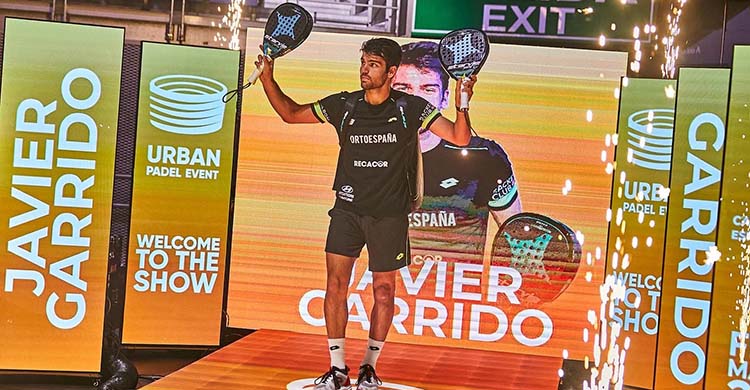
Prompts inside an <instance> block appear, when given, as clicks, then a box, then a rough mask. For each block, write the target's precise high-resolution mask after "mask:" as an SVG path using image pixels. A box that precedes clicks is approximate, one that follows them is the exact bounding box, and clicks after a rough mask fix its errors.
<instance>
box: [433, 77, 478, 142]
mask: <svg viewBox="0 0 750 390" xmlns="http://www.w3.org/2000/svg"><path fill="white" fill-rule="evenodd" d="M476 81H477V77H476V76H471V78H469V79H467V80H466V81H465V82H464V83H463V90H464V91H465V92H467V93H468V94H469V100H471V97H472V95H474V83H476ZM461 84H462V83H460V82H456V91H455V93H454V94H453V95H454V96H455V97H456V99H455V100H456V107H458V106H459V104H460V100H459V99H460V96H461ZM430 131H432V132H433V133H435V135H437V136H438V137H440V138H442V139H444V140H446V141H448V142H450V143H452V144H454V145H458V146H466V145H468V144H469V140H470V139H471V126H470V125H469V112H468V111H461V110H458V109H457V110H456V121H455V122H451V121H450V120H448V119H446V118H444V117H440V118H438V119H436V120H435V122H433V123H432V125H430Z"/></svg>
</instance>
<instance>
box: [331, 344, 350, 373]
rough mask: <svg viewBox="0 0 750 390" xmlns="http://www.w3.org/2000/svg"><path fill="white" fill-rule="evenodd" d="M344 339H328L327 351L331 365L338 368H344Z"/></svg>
mask: <svg viewBox="0 0 750 390" xmlns="http://www.w3.org/2000/svg"><path fill="white" fill-rule="evenodd" d="M345 340H346V339H328V353H329V354H331V366H333V367H337V368H340V369H342V370H343V369H345V368H346V361H345V359H344V341H345Z"/></svg>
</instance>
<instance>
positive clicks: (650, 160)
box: [627, 109, 674, 171]
mask: <svg viewBox="0 0 750 390" xmlns="http://www.w3.org/2000/svg"><path fill="white" fill-rule="evenodd" d="M628 127H629V129H628V140H627V141H628V161H629V162H632V163H633V164H635V165H636V166H639V167H641V168H646V169H651V170H654V171H669V169H670V167H671V165H672V137H673V135H674V110H673V109H651V110H643V111H638V112H635V113H633V114H631V115H630V117H629V118H628Z"/></svg>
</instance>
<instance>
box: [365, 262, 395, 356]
mask: <svg viewBox="0 0 750 390" xmlns="http://www.w3.org/2000/svg"><path fill="white" fill-rule="evenodd" d="M396 273H398V271H388V272H373V273H372V294H373V298H374V300H375V304H374V305H373V306H372V313H370V338H371V339H373V340H377V341H381V342H382V341H385V338H386V336H388V331H389V330H390V329H391V323H393V311H394V305H393V300H394V298H395V296H396ZM373 366H374V364H373Z"/></svg>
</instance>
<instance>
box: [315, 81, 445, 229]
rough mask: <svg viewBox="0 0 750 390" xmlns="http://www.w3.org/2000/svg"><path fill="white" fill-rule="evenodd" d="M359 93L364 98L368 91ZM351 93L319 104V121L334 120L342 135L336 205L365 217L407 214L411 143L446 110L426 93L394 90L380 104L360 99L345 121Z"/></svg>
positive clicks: (335, 184) (336, 181)
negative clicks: (402, 101)
mask: <svg viewBox="0 0 750 390" xmlns="http://www.w3.org/2000/svg"><path fill="white" fill-rule="evenodd" d="M353 94H359V95H360V96H363V95H362V92H354V93H353ZM350 95H351V94H350V93H346V92H342V93H338V94H334V95H331V96H328V97H326V98H324V99H321V100H319V101H318V102H316V103H314V104H313V112H314V113H315V115H316V116H317V117H318V119H319V120H320V121H321V122H324V121H327V122H329V123H331V124H332V125H333V126H334V128H335V129H336V132H337V133H338V134H339V140H340V142H339V144H340V145H341V151H340V152H339V159H338V165H337V167H336V179H335V181H334V185H333V190H334V191H335V192H336V203H335V205H334V207H336V208H340V209H344V210H349V211H352V212H355V213H357V214H360V215H370V216H393V215H406V214H408V213H409V209H410V203H409V190H408V183H407V178H406V166H405V163H406V159H407V158H408V157H409V155H408V154H407V153H409V154H412V153H414V152H413V151H412V149H411V147H414V146H415V142H417V131H418V130H419V129H420V128H423V127H424V128H429V126H430V125H431V124H432V123H433V122H434V121H435V119H436V118H438V117H439V116H440V112H439V111H438V110H437V108H435V106H433V105H431V104H430V103H428V102H427V101H426V100H424V99H422V98H420V97H417V96H413V95H408V94H405V93H403V92H399V91H394V90H391V95H390V97H389V98H388V99H386V101H385V102H383V103H381V104H379V105H371V104H369V103H367V101H365V100H364V98H360V99H359V101H358V102H357V103H356V105H355V107H354V112H352V113H348V115H347V116H346V118H345V119H344V118H343V117H344V114H345V111H346V107H345V106H346V99H347V97H348V96H350ZM402 97H403V98H404V99H405V103H406V104H405V105H404V113H403V115H402V113H401V112H400V110H399V107H398V105H397V104H396V101H397V100H398V99H399V98H402ZM404 119H406V125H404ZM342 120H344V121H345V123H343V127H344V131H343V133H344V134H343V136H342V134H341V132H340V130H341V127H342ZM410 145H411V147H410Z"/></svg>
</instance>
